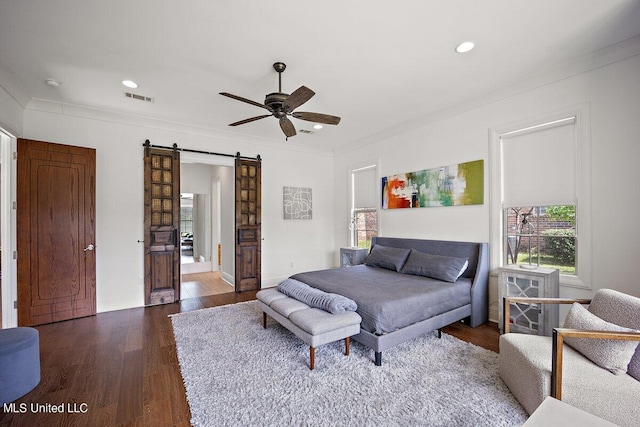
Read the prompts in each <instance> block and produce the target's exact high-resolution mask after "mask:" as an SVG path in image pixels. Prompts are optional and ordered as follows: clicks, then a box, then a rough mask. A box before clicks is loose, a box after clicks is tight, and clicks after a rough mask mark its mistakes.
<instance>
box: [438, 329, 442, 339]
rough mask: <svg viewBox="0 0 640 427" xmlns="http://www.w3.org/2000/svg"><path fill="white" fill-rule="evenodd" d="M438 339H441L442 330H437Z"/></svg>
mask: <svg viewBox="0 0 640 427" xmlns="http://www.w3.org/2000/svg"><path fill="white" fill-rule="evenodd" d="M438 338H442V329H440V328H438Z"/></svg>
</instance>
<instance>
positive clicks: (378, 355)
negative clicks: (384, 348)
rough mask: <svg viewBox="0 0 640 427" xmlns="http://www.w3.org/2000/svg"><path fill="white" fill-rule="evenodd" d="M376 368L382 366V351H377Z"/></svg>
mask: <svg viewBox="0 0 640 427" xmlns="http://www.w3.org/2000/svg"><path fill="white" fill-rule="evenodd" d="M375 354H376V361H375V362H376V366H382V352H381V351H376V352H375Z"/></svg>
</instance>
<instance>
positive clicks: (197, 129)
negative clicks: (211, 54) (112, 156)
mask: <svg viewBox="0 0 640 427" xmlns="http://www.w3.org/2000/svg"><path fill="white" fill-rule="evenodd" d="M25 110H29V111H36V112H45V113H51V114H60V115H63V116H69V117H78V118H84V119H89V120H98V121H103V122H111V123H118V124H125V125H130V126H139V127H145V128H151V129H157V130H164V131H170V132H179V133H185V134H190V135H198V136H204V137H207V138H212V139H217V140H222V141H229V142H242V143H245V144H248V145H250V146H254V147H255V150H256V153H259V152H260V151H261V150H263V149H264V148H265V147H269V148H272V149H275V150H287V151H295V152H304V153H308V154H315V155H321V156H327V157H332V156H333V153H332V152H331V150H328V149H320V148H315V147H308V146H300V145H293V144H284V143H283V142H282V141H280V140H278V141H274V140H273V139H269V138H260V137H255V136H251V135H242V134H237V133H234V132H228V131H223V130H219V129H214V128H209V127H206V126H197V125H193V124H188V123H181V122H174V121H170V120H162V119H157V118H153V117H147V116H139V115H134V114H127V113H122V112H116V111H109V110H103V109H98V108H91V107H86V106H82V105H76V104H68V103H63V102H57V101H51V100H47V99H41V98H32V99H31V100H30V101H29V102H28V104H27V106H26V108H25Z"/></svg>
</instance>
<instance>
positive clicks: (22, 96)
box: [0, 62, 32, 108]
mask: <svg viewBox="0 0 640 427" xmlns="http://www.w3.org/2000/svg"><path fill="white" fill-rule="evenodd" d="M0 87H2V88H3V89H4V90H5V91H6V92H7V93H8V94H9V96H11V97H12V98H13V99H15V101H16V102H17V103H18V104H20V106H21V107H22V108H25V107H26V106H27V104H28V103H29V101H30V100H31V98H32V96H31V94H29V93H28V92H27V91H26V90H25V88H24V85H23V84H22V82H20V80H18V78H17V77H16V76H15V75H14V74H13V73H12V72H11V71H9V69H7V67H5V66H4V64H2V62H0Z"/></svg>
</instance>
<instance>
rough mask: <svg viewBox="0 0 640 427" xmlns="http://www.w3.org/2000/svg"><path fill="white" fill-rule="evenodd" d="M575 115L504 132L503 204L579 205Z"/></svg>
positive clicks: (502, 139)
mask: <svg viewBox="0 0 640 427" xmlns="http://www.w3.org/2000/svg"><path fill="white" fill-rule="evenodd" d="M574 133H575V117H571V118H567V119H563V120H558V121H554V122H552V123H547V124H544V125H540V126H535V127H531V128H527V129H522V130H519V131H515V132H510V133H508V134H505V135H501V137H500V138H501V144H502V170H503V174H502V178H503V183H502V188H503V207H513V206H551V205H564V204H575V200H576V139H575V135H574Z"/></svg>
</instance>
